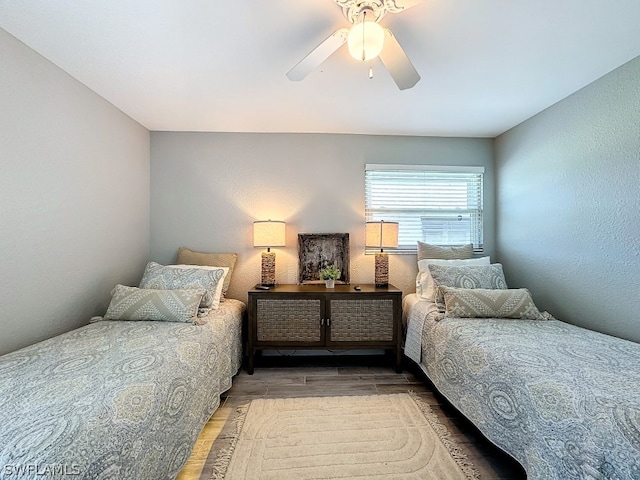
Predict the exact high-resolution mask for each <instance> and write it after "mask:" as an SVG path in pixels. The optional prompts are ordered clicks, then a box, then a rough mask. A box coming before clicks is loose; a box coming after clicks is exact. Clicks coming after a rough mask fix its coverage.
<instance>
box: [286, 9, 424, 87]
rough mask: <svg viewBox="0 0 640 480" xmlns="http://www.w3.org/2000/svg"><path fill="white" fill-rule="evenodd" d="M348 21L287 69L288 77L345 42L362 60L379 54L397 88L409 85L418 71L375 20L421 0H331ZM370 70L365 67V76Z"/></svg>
mask: <svg viewBox="0 0 640 480" xmlns="http://www.w3.org/2000/svg"><path fill="white" fill-rule="evenodd" d="M333 1H334V2H335V3H337V4H338V6H340V7H341V8H342V13H343V15H344V16H345V17H346V19H347V20H348V21H349V22H350V23H351V24H352V26H351V28H346V27H343V28H339V29H338V30H336V31H335V32H333V33H332V34H331V35H330V36H329V37H328V38H327V39H325V40H324V41H323V42H322V43H321V44H320V45H318V46H317V47H316V48H314V49H313V50H312V51H311V53H309V54H308V55H307V56H306V57H304V58H303V59H302V60H300V62H298V63H297V64H296V65H295V66H294V67H293V68H292V69H291V70H289V71H288V72H287V77H288V78H289V80H294V81H299V80H302V79H303V78H305V77H306V76H307V75H309V73H311V72H312V71H313V70H314V69H316V68H317V67H318V66H320V64H321V63H322V62H324V61H325V60H326V59H327V58H329V57H330V56H331V54H332V53H333V52H335V51H336V50H338V49H339V48H340V47H341V46H342V45H344V44H345V43H347V44H348V47H349V53H350V54H351V56H352V57H354V58H355V59H356V60H360V61H363V62H366V61H369V60H373V59H375V58H376V57H380V60H381V61H382V63H383V64H384V66H385V68H386V69H387V70H388V71H389V73H390V74H391V77H392V78H393V80H394V82H395V83H396V85H398V88H399V89H400V90H406V89H408V88H411V87H413V86H414V85H415V84H416V83H418V81H419V80H420V75H419V74H418V72H417V71H416V69H415V67H414V66H413V64H412V63H411V61H410V60H409V58H408V57H407V54H406V53H404V50H403V49H402V47H401V46H400V44H399V43H398V40H397V39H396V37H395V35H394V34H393V33H392V32H391V30H389V29H388V28H383V27H381V26H380V24H379V23H378V22H379V21H380V20H381V19H382V17H384V16H385V15H386V14H387V13H399V12H403V11H404V10H407V9H408V8H411V7H413V6H414V5H417V4H419V3H421V2H422V0H333ZM372 77H373V70H372V69H371V67H370V68H369V78H372Z"/></svg>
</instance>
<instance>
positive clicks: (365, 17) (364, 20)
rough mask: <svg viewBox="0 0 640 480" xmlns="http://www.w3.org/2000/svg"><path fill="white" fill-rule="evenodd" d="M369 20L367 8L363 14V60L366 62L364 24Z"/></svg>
mask: <svg viewBox="0 0 640 480" xmlns="http://www.w3.org/2000/svg"><path fill="white" fill-rule="evenodd" d="M366 21H367V11H366V10H365V11H364V13H363V15H362V61H363V62H364V60H365V58H366V55H365V50H364V25H365V23H364V22H366Z"/></svg>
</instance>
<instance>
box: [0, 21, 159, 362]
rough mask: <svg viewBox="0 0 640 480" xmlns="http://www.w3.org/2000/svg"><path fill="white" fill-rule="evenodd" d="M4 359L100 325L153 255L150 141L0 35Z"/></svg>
mask: <svg viewBox="0 0 640 480" xmlns="http://www.w3.org/2000/svg"><path fill="white" fill-rule="evenodd" d="M0 152H1V162H2V164H1V168H2V175H1V176H0V205H1V208H0V229H1V230H0V232H1V233H0V265H1V269H2V273H1V274H0V332H1V333H0V354H2V353H6V352H9V351H12V350H15V349H17V348H19V347H22V346H25V345H28V344H31V343H34V342H36V341H38V340H41V339H44V338H48V337H51V336H54V335H56V334H59V333H62V332H65V331H68V330H71V329H73V328H76V327H79V326H81V325H83V324H85V323H87V320H88V319H89V318H90V317H91V316H92V315H94V314H102V313H104V311H105V310H106V306H107V305H108V301H109V299H110V290H111V289H112V288H113V286H114V285H115V284H116V283H117V282H122V283H128V282H137V281H139V277H140V275H141V273H142V269H143V268H144V264H145V262H146V260H147V257H148V249H149V132H148V131H147V130H146V129H144V128H143V127H141V126H140V125H139V124H137V123H136V122H134V121H133V120H131V119H130V118H129V117H127V116H125V115H124V114H123V113H122V112H120V111H119V110H117V109H115V108H114V107H113V106H112V105H110V104H109V103H107V102H106V101H105V100H104V99H102V98H101V97H99V96H97V95H96V94H95V93H93V92H92V91H90V90H89V89H87V88H86V87H84V86H83V85H82V84H80V83H79V82H78V81H77V80H74V79H73V78H71V77H70V76H69V75H67V74H66V73H65V72H63V71H62V70H60V69H59V68H58V67H56V66H54V65H53V64H51V63H50V62H48V61H47V60H45V59H44V58H42V57H41V56H39V55H38V54H36V53H35V52H33V51H32V50H31V49H29V48H28V47H26V46H25V45H24V44H22V43H20V42H19V41H18V40H16V39H15V38H14V37H12V36H10V35H9V34H8V33H6V32H5V31H4V30H2V29H0Z"/></svg>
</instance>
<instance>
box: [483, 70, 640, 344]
mask: <svg viewBox="0 0 640 480" xmlns="http://www.w3.org/2000/svg"><path fill="white" fill-rule="evenodd" d="M495 149H496V172H497V173H496V183H497V187H496V188H497V190H496V199H497V200H496V204H497V207H496V208H497V214H496V215H497V233H496V236H497V253H498V259H499V260H500V261H501V262H503V263H504V265H505V272H506V275H507V280H508V281H509V284H510V286H516V287H519V286H525V287H528V288H530V289H531V290H532V293H533V295H534V299H535V300H536V302H537V303H538V304H539V305H540V306H541V307H543V308H545V309H548V310H550V311H551V313H553V314H554V315H555V316H556V317H558V318H560V319H563V320H566V321H569V322H571V323H575V324H578V325H581V326H585V327H588V328H591V329H594V330H599V331H603V332H605V333H610V334H613V335H617V336H622V337H625V338H629V339H633V340H635V341H640V215H639V213H638V211H639V208H640V58H636V59H635V60H633V61H631V62H629V63H627V64H626V65H624V66H622V67H620V68H619V69H617V70H614V71H613V72H612V73H610V74H608V75H606V76H605V77H603V78H601V79H599V80H598V81H596V82H595V83H593V84H591V85H589V86H587V87H585V88H584V89H582V90H580V91H579V92H577V93H575V94H574V95H571V96H570V97H568V98H566V99H565V100H563V101H562V102H560V103H558V104H556V105H554V106H553V107H551V108H549V109H547V110H545V111H543V112H541V113H540V114H538V115H536V116H535V117H533V118H531V119H529V120H528V121H526V122H524V123H523V124H521V125H519V126H518V127H516V128H514V129H512V130H510V131H508V132H507V133H505V134H504V135H501V136H500V137H499V138H498V139H497V140H496V142H495Z"/></svg>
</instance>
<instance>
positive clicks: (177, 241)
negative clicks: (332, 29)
mask: <svg viewBox="0 0 640 480" xmlns="http://www.w3.org/2000/svg"><path fill="white" fill-rule="evenodd" d="M366 163H398V164H419V163H429V164H434V165H440V164H442V165H466V164H468V165H482V166H485V167H486V183H485V192H486V193H485V207H486V209H485V211H486V215H485V222H486V224H485V225H486V231H485V245H486V248H487V251H488V252H489V253H492V252H493V245H494V239H493V233H494V225H493V222H494V219H493V209H494V207H493V205H494V202H493V193H494V186H493V167H492V164H493V157H492V141H491V140H488V139H460V138H458V139H452V138H429V137H380V136H366V135H323V134H317V135H313V134H250V133H247V134H236V133H228V134H225V133H168V132H153V133H152V134H151V258H152V259H153V260H155V261H157V262H160V263H169V262H173V261H175V257H176V251H177V249H178V247H179V246H186V247H189V248H192V249H198V250H203V251H234V252H238V253H239V255H240V256H239V261H238V267H237V271H236V272H235V273H234V277H233V281H232V284H231V287H230V294H231V296H233V297H235V298H239V299H241V300H246V291H247V289H249V288H251V287H252V286H253V285H255V284H256V282H259V281H260V253H261V251H262V250H261V249H258V248H253V246H252V241H253V240H252V222H253V221H254V220H263V219H269V218H271V219H274V220H285V221H286V222H287V246H286V247H285V248H276V249H274V251H275V252H276V254H277V263H276V281H277V282H279V283H296V281H297V270H298V257H297V235H298V233H343V232H346V233H349V236H350V247H351V248H350V253H351V281H352V283H370V282H373V272H374V256H373V255H364V166H365V164H366ZM416 272H417V269H416V257H415V255H390V280H391V282H392V283H393V284H395V285H396V286H397V287H399V288H402V290H403V291H404V292H405V293H409V292H412V291H414V290H415V275H416Z"/></svg>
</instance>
